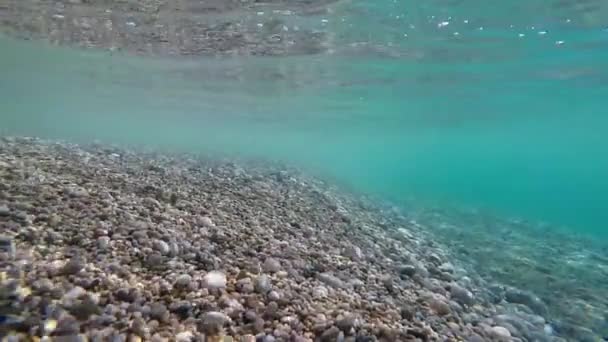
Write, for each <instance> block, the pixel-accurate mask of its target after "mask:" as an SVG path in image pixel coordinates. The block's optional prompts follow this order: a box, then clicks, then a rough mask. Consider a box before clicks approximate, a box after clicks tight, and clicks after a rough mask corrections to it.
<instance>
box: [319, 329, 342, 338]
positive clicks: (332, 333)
mask: <svg viewBox="0 0 608 342" xmlns="http://www.w3.org/2000/svg"><path fill="white" fill-rule="evenodd" d="M339 335H340V329H338V328H337V327H335V326H332V327H331V328H329V329H327V330H325V331H324V332H323V334H321V342H335V341H336V340H337V338H338V336H339Z"/></svg>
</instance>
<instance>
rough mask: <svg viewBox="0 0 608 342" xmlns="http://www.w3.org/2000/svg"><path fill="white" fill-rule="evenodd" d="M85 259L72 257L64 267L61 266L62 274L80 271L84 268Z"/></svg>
mask: <svg viewBox="0 0 608 342" xmlns="http://www.w3.org/2000/svg"><path fill="white" fill-rule="evenodd" d="M84 266H85V264H84V260H82V259H81V258H80V257H73V258H71V259H70V260H69V261H68V262H67V263H65V265H63V267H62V268H61V274H64V275H73V274H76V273H78V272H80V271H81V270H82V269H83V268H84Z"/></svg>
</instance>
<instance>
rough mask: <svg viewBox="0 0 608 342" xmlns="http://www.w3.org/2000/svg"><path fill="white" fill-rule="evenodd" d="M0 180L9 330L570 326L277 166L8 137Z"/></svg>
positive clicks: (77, 337)
mask: <svg viewBox="0 0 608 342" xmlns="http://www.w3.org/2000/svg"><path fill="white" fill-rule="evenodd" d="M0 179H2V182H1V183H0V227H1V230H0V234H2V236H1V237H0V271H1V273H0V278H1V279H0V280H1V286H0V324H1V325H0V336H10V338H9V340H11V341H13V340H19V337H21V339H22V340H28V339H33V337H38V338H40V337H41V338H42V339H43V340H51V339H52V340H53V341H54V340H57V341H64V340H65V341H86V340H94V341H142V340H146V341H148V340H149V341H202V340H212V341H220V340H223V341H233V340H242V341H265V342H272V341H299V342H300V341H301V342H304V341H356V342H363V341H565V340H566V339H564V338H561V337H558V336H556V335H554V332H553V331H552V329H551V325H550V324H548V323H547V322H546V321H545V318H543V314H544V312H543V303H542V301H541V300H540V299H538V298H536V297H534V296H533V295H531V294H528V293H526V292H524V291H519V290H517V289H511V290H512V293H511V295H512V297H510V298H511V302H509V301H506V300H502V301H500V302H497V301H496V300H495V295H494V289H492V288H487V287H486V284H485V283H483V282H482V280H478V279H477V278H476V277H475V278H470V277H468V276H467V273H466V272H465V271H464V270H465V268H464V267H463V266H462V265H460V264H459V263H458V261H457V260H455V259H452V258H451V257H450V255H449V252H448V250H447V249H446V248H444V247H443V246H441V245H440V244H438V243H436V242H434V241H433V239H432V238H431V236H429V235H428V231H427V230H426V229H424V228H422V227H421V226H420V225H419V224H416V223H415V222H412V221H411V220H409V219H406V218H405V217H404V216H403V215H401V214H400V213H399V212H398V211H397V210H396V209H395V208H387V207H382V206H380V205H378V204H376V203H374V202H371V201H369V200H367V199H365V198H360V197H357V196H354V195H349V194H346V193H343V192H340V191H338V190H337V189H335V188H334V187H332V186H330V185H328V184H325V183H323V182H321V181H319V180H316V179H312V178H309V177H307V176H306V175H303V174H301V173H299V172H298V171H296V170H292V169H289V168H286V167H283V166H280V165H274V164H272V165H271V164H268V163H257V162H239V161H233V160H229V161H222V160H211V159H205V158H201V157H197V156H191V155H168V154H160V153H156V152H144V151H131V150H126V149H121V148H116V147H111V146H102V145H90V146H76V145H72V144H67V143H59V142H49V141H43V140H39V139H35V138H11V137H9V138H2V139H1V140H0ZM518 296H519V297H518ZM514 298H515V299H517V300H514ZM60 337H61V338H60Z"/></svg>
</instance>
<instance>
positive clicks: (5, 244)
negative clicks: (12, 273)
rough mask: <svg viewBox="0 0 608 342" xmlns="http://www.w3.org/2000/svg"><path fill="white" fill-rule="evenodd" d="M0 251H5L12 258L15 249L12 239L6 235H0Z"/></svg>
mask: <svg viewBox="0 0 608 342" xmlns="http://www.w3.org/2000/svg"><path fill="white" fill-rule="evenodd" d="M0 252H1V253H7V254H8V255H9V257H10V258H14V257H15V254H16V252H17V250H16V248H15V242H14V241H13V239H11V238H10V237H8V236H0Z"/></svg>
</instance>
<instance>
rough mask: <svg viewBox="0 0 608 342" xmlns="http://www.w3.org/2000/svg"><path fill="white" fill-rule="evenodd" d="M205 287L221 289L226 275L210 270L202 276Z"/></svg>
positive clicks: (224, 284)
mask: <svg viewBox="0 0 608 342" xmlns="http://www.w3.org/2000/svg"><path fill="white" fill-rule="evenodd" d="M203 282H204V285H205V287H207V288H210V289H223V288H225V287H226V282H227V281H226V275H225V274H224V273H222V272H219V271H211V272H209V273H207V274H206V275H205V278H203Z"/></svg>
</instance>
